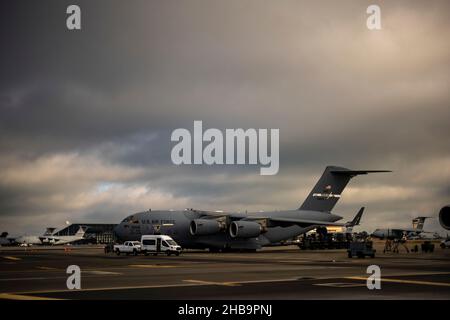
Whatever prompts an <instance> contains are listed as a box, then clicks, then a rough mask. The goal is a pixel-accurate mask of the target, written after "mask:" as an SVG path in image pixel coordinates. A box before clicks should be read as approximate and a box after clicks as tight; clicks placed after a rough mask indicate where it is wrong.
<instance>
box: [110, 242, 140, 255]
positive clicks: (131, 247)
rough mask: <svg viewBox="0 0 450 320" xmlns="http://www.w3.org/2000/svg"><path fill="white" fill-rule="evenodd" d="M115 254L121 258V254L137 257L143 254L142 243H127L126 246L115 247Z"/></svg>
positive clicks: (117, 245)
mask: <svg viewBox="0 0 450 320" xmlns="http://www.w3.org/2000/svg"><path fill="white" fill-rule="evenodd" d="M114 252H115V253H116V254H117V255H118V256H119V255H120V254H121V253H125V254H126V255H129V254H133V255H135V256H137V255H138V253H140V252H141V243H140V242H139V241H125V242H124V244H116V245H114Z"/></svg>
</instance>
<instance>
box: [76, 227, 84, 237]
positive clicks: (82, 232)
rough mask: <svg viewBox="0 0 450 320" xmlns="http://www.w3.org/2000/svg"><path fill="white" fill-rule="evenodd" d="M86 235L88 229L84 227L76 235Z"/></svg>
mask: <svg viewBox="0 0 450 320" xmlns="http://www.w3.org/2000/svg"><path fill="white" fill-rule="evenodd" d="M85 233H86V228H85V227H83V226H80V228H79V229H78V231H77V233H75V235H76V236H84V234H85Z"/></svg>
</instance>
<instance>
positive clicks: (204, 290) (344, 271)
mask: <svg viewBox="0 0 450 320" xmlns="http://www.w3.org/2000/svg"><path fill="white" fill-rule="evenodd" d="M377 249H378V254H377V256H376V257H375V258H373V259H371V258H366V259H358V258H353V259H349V258H348V257H347V254H346V251H345V250H316V251H301V250H299V249H298V248H297V247H295V246H289V247H277V248H265V249H263V250H262V251H259V252H257V253H209V252H201V251H187V252H184V253H183V254H182V255H181V256H179V257H176V256H169V257H168V256H165V255H160V256H157V257H154V256H152V255H150V256H136V257H135V256H124V255H121V256H116V255H115V254H104V252H103V249H102V248H101V247H84V248H77V247H72V248H71V249H70V250H63V249H62V248H33V249H30V248H26V249H24V248H0V298H2V299H36V300H39V299H201V300H202V299H227V300H228V299H450V250H448V249H447V250H443V249H441V248H436V250H435V252H434V253H426V254H425V253H409V254H407V253H404V252H400V253H399V254H393V253H389V254H382V253H381V254H380V253H379V252H380V251H382V247H380V245H378V247H377ZM372 264H375V265H378V266H380V268H381V276H382V282H381V290H369V289H368V288H367V286H366V279H367V277H368V274H367V273H366V269H367V266H369V265H372ZM69 265H78V266H79V267H80V268H81V271H82V275H81V287H82V289H81V290H68V289H67V287H66V280H67V277H68V276H69V275H68V274H66V268H67V267H68V266H69Z"/></svg>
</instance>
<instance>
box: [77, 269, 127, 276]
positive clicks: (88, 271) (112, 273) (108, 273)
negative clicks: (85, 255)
mask: <svg viewBox="0 0 450 320" xmlns="http://www.w3.org/2000/svg"><path fill="white" fill-rule="evenodd" d="M82 273H89V274H98V275H103V274H104V275H120V274H123V273H120V272H112V271H101V270H87V271H85V270H83V271H82Z"/></svg>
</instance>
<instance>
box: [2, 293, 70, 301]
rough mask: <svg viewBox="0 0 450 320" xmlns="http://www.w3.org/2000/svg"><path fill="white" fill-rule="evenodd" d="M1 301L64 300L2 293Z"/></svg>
mask: <svg viewBox="0 0 450 320" xmlns="http://www.w3.org/2000/svg"><path fill="white" fill-rule="evenodd" d="M0 299H7V300H64V299H57V298H45V297H37V296H26V295H22V294H11V293H0Z"/></svg>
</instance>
